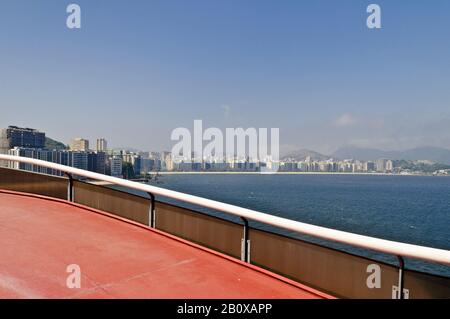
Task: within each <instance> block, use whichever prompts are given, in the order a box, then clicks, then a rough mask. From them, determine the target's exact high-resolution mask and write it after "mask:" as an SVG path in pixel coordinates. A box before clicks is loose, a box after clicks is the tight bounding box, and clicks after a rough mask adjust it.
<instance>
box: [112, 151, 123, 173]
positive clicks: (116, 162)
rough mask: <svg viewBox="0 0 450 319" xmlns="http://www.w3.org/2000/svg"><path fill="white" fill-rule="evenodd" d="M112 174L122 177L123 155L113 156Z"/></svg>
mask: <svg viewBox="0 0 450 319" xmlns="http://www.w3.org/2000/svg"><path fill="white" fill-rule="evenodd" d="M110 167H111V176H114V177H122V157H120V156H113V157H112V158H111V163H110Z"/></svg>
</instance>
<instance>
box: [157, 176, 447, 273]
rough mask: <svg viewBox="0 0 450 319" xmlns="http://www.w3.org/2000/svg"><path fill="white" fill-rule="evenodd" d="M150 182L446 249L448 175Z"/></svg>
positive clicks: (436, 269) (418, 265)
mask: <svg viewBox="0 0 450 319" xmlns="http://www.w3.org/2000/svg"><path fill="white" fill-rule="evenodd" d="M150 184H152V185H155V186H158V187H163V188H168V189H172V190H177V191H180V192H184V193H188V194H193V195H198V196H202V197H205V198H209V199H214V200H218V201H222V202H225V203H230V204H235V205H238V206H242V207H246V208H251V209H254V210H258V211H261V212H265V213H269V214H273V215H276V216H281V217H285V218H288V219H293V220H297V221H301V222H305V223H310V224H314V225H319V226H324V227H329V228H334V229H338V230H343V231H348V232H353V233H357V234H363V235H368V236H373V237H378V238H384V239H389V240H395V241H399V242H405V243H411V244H417V245H423V246H428V247H435V248H441V249H446V250H450V178H449V177H432V176H375V175H300V174H299V175H260V174H254V175H249V174H174V175H162V176H160V177H159V178H158V182H155V181H152V182H150ZM158 199H159V200H162V201H168V202H174V201H171V200H167V199H164V198H158ZM176 204H178V205H183V206H187V207H191V208H195V209H197V210H200V211H203V212H208V213H211V214H214V215H219V216H221V217H224V218H229V219H231V220H236V219H235V218H232V217H231V218H230V217H229V216H227V215H225V214H221V213H217V212H212V211H210V210H207V209H202V208H198V207H194V206H192V205H186V204H182V203H176ZM253 226H254V227H259V228H263V229H268V230H271V231H276V232H280V233H283V234H286V235H290V236H294V237H298V238H302V239H306V240H310V241H313V242H317V243H321V244H324V245H328V246H332V247H334V248H338V249H342V250H346V251H349V252H352V253H356V254H360V255H364V256H368V257H371V258H375V259H379V260H382V261H385V262H389V263H392V264H397V261H396V259H395V258H392V257H391V256H387V255H383V254H377V253H373V252H370V251H366V250H363V249H357V248H353V247H349V246H345V245H341V244H336V243H330V242H326V241H323V240H317V239H315V238H309V237H306V236H301V235H298V234H295V233H290V232H286V231H284V230H277V229H273V228H272V227H268V226H266V225H260V224H253ZM406 267H407V268H410V269H416V270H422V271H428V272H433V273H436V274H441V275H445V276H449V277H450V267H446V266H441V265H435V264H429V263H424V262H420V261H415V260H406Z"/></svg>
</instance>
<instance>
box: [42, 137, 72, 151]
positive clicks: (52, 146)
mask: <svg viewBox="0 0 450 319" xmlns="http://www.w3.org/2000/svg"><path fill="white" fill-rule="evenodd" d="M45 148H46V149H49V150H65V149H67V146H66V145H65V144H64V143H61V142H58V141H55V140H53V139H51V138H50V137H45Z"/></svg>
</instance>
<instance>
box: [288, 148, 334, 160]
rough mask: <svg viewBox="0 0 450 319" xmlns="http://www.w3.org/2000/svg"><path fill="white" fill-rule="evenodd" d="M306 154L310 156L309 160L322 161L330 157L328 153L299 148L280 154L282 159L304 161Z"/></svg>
mask: <svg viewBox="0 0 450 319" xmlns="http://www.w3.org/2000/svg"><path fill="white" fill-rule="evenodd" d="M308 156H310V157H311V160H313V161H323V160H327V159H329V158H330V156H328V155H324V154H321V153H318V152H315V151H311V150H307V149H301V150H297V151H292V152H289V153H286V154H285V155H284V156H282V158H281V159H282V160H287V159H289V160H294V161H304V160H305V159H306V158H307V157H308Z"/></svg>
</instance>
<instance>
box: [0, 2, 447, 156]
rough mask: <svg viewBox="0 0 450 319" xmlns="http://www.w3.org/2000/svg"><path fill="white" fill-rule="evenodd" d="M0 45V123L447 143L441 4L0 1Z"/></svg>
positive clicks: (297, 144)
mask: <svg viewBox="0 0 450 319" xmlns="http://www.w3.org/2000/svg"><path fill="white" fill-rule="evenodd" d="M71 2H74V3H77V4H79V5H80V6H81V9H82V28H81V30H69V29H68V28H67V27H66V17H67V14H66V12H65V11H66V6H67V5H68V4H69V3H71ZM370 3H377V4H379V5H380V6H381V8H382V29H381V30H369V29H368V28H367V27H366V18H367V16H368V14H367V13H366V7H367V5H369V4H370ZM0 40H1V42H0V111H1V112H0V127H5V126H6V125H9V124H15V125H24V126H28V127H35V128H38V129H41V130H43V131H46V132H47V135H49V136H51V137H53V138H56V139H60V140H62V141H64V142H68V141H69V140H70V139H71V138H73V137H78V136H81V137H86V138H90V139H95V138H96V137H100V136H101V137H106V138H107V139H108V141H109V142H110V145H112V146H133V147H136V148H141V149H146V150H161V149H170V147H171V145H172V144H171V143H170V132H171V131H172V130H173V129H174V128H176V127H180V126H183V127H188V128H190V127H192V125H193V120H194V119H203V121H204V125H205V126H207V127H211V126H215V127H220V128H224V127H239V126H242V127H279V128H280V136H281V143H282V144H283V148H284V149H290V148H311V149H315V150H318V151H322V152H332V151H333V150H334V149H336V148H337V147H339V146H342V145H346V144H355V145H359V146H367V147H378V148H384V149H404V148H409V147H414V146H421V145H435V146H442V147H446V148H450V1H448V0H433V1H425V0H423V1H377V0H373V1H358V0H341V1H317V0H315V1H312V0H311V1H299V0H295V1H294V0H293V1H288V0H283V1H275V0H272V1H265V0H251V1H249V0H239V1H237V0H227V1H225V0H221V1H211V0H190V1H186V0H184V1H181V0H180V1H170V0H164V1H162V0H161V1H152V0H150V1H137V0H136V1H133V0H131V1H104V0H95V1H92V0H74V1H63V0H46V1H44V0H33V1H22V0H2V1H1V3H0Z"/></svg>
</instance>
